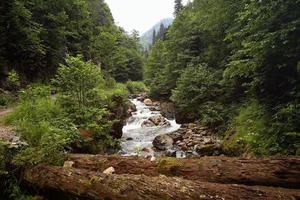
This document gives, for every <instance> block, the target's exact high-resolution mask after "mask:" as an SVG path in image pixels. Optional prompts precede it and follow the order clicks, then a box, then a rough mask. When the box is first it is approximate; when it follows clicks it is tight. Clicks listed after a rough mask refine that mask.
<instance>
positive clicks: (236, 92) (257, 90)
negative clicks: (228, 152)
mask: <svg viewBox="0 0 300 200" xmlns="http://www.w3.org/2000/svg"><path fill="white" fill-rule="evenodd" d="M299 9H300V1H299V0H295V1H283V0H275V1H271V0H265V1H258V0H257V1H250V0H243V1H237V0H229V1H227V0H226V1H225V0H216V1H205V0H195V1H193V2H192V3H190V4H188V5H187V6H185V7H184V8H183V9H182V10H181V11H180V12H179V14H177V15H176V19H175V20H174V22H173V24H172V25H171V27H170V28H169V30H168V32H167V34H166V38H165V39H164V40H163V41H160V42H157V43H156V44H155V45H154V46H153V47H152V49H151V51H150V53H149V57H148V59H147V61H146V66H145V82H146V84H147V85H148V86H149V88H150V94H151V95H152V96H153V97H160V98H171V99H172V100H173V101H174V102H175V103H176V106H177V108H178V112H179V113H180V115H181V116H182V115H184V116H187V115H186V113H188V116H189V117H190V118H189V119H188V120H189V121H194V120H200V121H201V122H202V123H203V124H205V125H208V126H210V127H212V128H217V129H218V130H219V132H221V133H225V135H226V137H225V138H227V139H228V141H226V142H227V143H226V148H227V149H230V148H231V147H232V148H233V147H234V146H235V145H238V144H241V145H240V146H243V148H240V149H243V150H242V151H241V153H242V152H243V151H247V150H249V152H254V153H256V154H260V155H269V154H277V153H282V154H296V152H297V151H298V152H299V148H300V127H299V124H300V117H299V115H298V114H297V113H299V105H300V102H299V101H298V100H297V99H299V95H300V93H299V91H300V90H299V87H300V78H299V76H300V74H299V61H300V56H299V55H300V54H299V52H300V49H299V46H300V40H299V34H300V28H299V27H300V14H299Z"/></svg>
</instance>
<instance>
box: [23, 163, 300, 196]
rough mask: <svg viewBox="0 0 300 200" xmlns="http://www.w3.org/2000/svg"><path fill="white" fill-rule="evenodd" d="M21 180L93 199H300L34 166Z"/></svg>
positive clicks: (258, 189) (282, 192)
mask: <svg viewBox="0 0 300 200" xmlns="http://www.w3.org/2000/svg"><path fill="white" fill-rule="evenodd" d="M23 178H24V180H25V181H27V182H28V183H31V184H33V185H35V186H38V187H40V188H42V189H51V190H57V191H61V192H64V193H67V194H71V195H74V196H78V197H83V198H85V199H95V200H98V199H99V200H104V199H105V200H108V199H110V200H115V199H120V200H122V199H126V200H128V199H130V200H135V199H138V200H150V199H151V200H161V199H164V200H166V199H178V200H184V199H210V200H211V199H218V200H221V199H226V200H228V199H229V200H230V199H232V200H237V199H255V200H259V199H264V200H267V199H270V200H274V199H276V200H279V199H284V200H287V199H299V198H300V193H299V190H296V189H282V188H267V187H264V186H243V185H230V184H217V183H203V182H199V181H191V180H184V179H181V178H176V177H166V176H158V177H147V176H145V175H132V174H131V175H129V174H122V175H105V174H101V173H97V172H95V171H88V170H84V169H75V168H63V167H56V166H37V167H33V168H30V169H26V170H25V172H24V177H23Z"/></svg>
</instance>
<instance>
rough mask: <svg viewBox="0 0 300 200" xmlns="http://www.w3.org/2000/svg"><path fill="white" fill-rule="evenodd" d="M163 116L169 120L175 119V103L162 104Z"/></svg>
mask: <svg viewBox="0 0 300 200" xmlns="http://www.w3.org/2000/svg"><path fill="white" fill-rule="evenodd" d="M160 109H161V114H162V115H163V116H164V117H166V118H167V119H174V117H175V105H174V103H173V102H162V103H161V104H160Z"/></svg>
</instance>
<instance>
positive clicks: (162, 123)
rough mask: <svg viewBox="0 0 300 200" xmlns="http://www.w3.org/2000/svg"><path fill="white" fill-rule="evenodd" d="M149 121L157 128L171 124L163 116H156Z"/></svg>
mask: <svg viewBox="0 0 300 200" xmlns="http://www.w3.org/2000/svg"><path fill="white" fill-rule="evenodd" d="M149 120H150V121H151V122H153V124H155V126H170V125H171V124H170V122H169V121H167V120H166V119H165V118H164V117H163V116H161V115H156V116H153V117H150V118H149Z"/></svg>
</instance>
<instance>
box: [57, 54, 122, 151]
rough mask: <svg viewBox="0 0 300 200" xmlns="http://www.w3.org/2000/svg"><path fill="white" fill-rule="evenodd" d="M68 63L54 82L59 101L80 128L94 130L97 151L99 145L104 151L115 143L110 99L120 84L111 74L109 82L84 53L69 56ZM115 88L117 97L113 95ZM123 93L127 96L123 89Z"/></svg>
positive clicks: (92, 134)
mask: <svg viewBox="0 0 300 200" xmlns="http://www.w3.org/2000/svg"><path fill="white" fill-rule="evenodd" d="M66 63H67V64H66V65H61V66H60V68H59V69H58V74H57V76H56V77H55V79H54V80H53V81H52V82H53V84H54V86H56V89H57V91H58V95H57V97H58V98H57V100H58V102H59V103H60V105H61V107H62V108H63V109H64V111H65V112H66V113H68V117H69V118H70V119H72V120H73V122H74V123H75V124H76V126H77V127H78V129H83V130H88V131H89V132H91V138H89V139H93V142H94V144H95V146H96V149H95V150H93V152H95V153H97V148H98V147H99V148H98V150H99V151H102V150H103V149H105V148H106V147H108V146H113V145H115V143H114V141H113V139H112V137H111V135H110V132H111V126H112V122H111V120H110V118H109V117H110V113H109V105H108V103H107V102H109V101H110V100H111V99H113V98H115V97H116V96H117V95H118V94H116V92H115V91H116V88H118V86H119V84H117V83H116V82H115V81H114V80H113V79H111V78H109V77H108V81H107V82H105V81H104V80H103V78H102V74H101V71H100V68H99V67H97V66H96V65H93V64H92V63H90V62H84V61H83V60H82V58H81V57H80V56H77V57H68V58H67V59H66ZM106 84H107V86H108V88H107V89H106ZM111 91H114V93H113V95H114V96H110V95H112V94H110V92H111ZM120 93H121V94H120V95H122V97H123V95H124V93H123V91H122V90H120ZM107 96H108V97H107ZM113 102H115V100H114V101H113ZM84 145H85V144H82V146H84Z"/></svg>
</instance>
